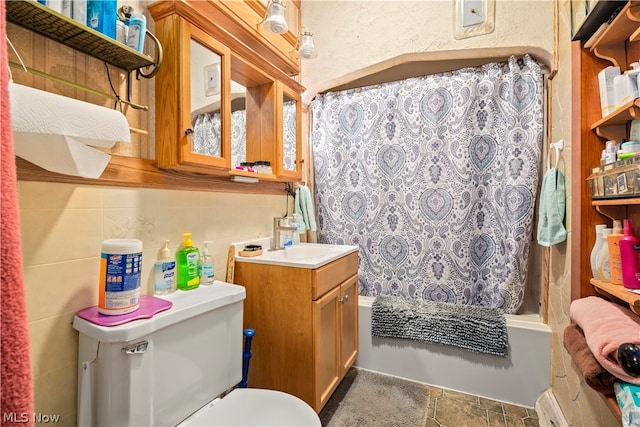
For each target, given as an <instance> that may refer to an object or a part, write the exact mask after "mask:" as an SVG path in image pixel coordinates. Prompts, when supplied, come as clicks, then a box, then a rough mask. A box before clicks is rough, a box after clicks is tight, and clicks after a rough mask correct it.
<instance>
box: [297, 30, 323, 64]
mask: <svg viewBox="0 0 640 427" xmlns="http://www.w3.org/2000/svg"><path fill="white" fill-rule="evenodd" d="M297 55H298V58H303V59H313V58H315V57H316V56H318V51H317V50H316V46H315V45H314V43H313V34H311V33H309V32H305V33H303V34H302V37H301V40H300V48H299V49H298V54H297Z"/></svg>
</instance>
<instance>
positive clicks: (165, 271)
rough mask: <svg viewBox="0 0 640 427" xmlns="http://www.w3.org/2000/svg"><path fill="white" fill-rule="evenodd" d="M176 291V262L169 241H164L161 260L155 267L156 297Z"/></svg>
mask: <svg viewBox="0 0 640 427" xmlns="http://www.w3.org/2000/svg"><path fill="white" fill-rule="evenodd" d="M175 290H176V260H175V259H173V257H171V252H170V250H169V241H168V240H165V241H164V246H163V247H162V250H161V251H160V259H158V261H156V263H155V265H154V281H153V293H154V295H166V294H170V293H172V292H174V291H175Z"/></svg>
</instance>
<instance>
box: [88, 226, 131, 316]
mask: <svg viewBox="0 0 640 427" xmlns="http://www.w3.org/2000/svg"><path fill="white" fill-rule="evenodd" d="M141 271H142V242H141V241H140V240H137V239H108V240H104V241H103V242H102V256H101V257H100V296H99V302H98V312H99V313H101V314H107V315H117V314H126V313H131V312H132V311H135V310H137V309H138V308H139V307H140V272H141Z"/></svg>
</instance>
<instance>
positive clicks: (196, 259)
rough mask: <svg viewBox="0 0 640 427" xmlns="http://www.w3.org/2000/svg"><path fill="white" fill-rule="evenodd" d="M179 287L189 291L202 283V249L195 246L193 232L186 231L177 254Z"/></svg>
mask: <svg viewBox="0 0 640 427" xmlns="http://www.w3.org/2000/svg"><path fill="white" fill-rule="evenodd" d="M176 264H177V267H178V289H182V290H183V291H188V290H191V289H195V288H197V287H198V286H199V285H200V275H199V272H200V250H198V248H196V247H195V246H193V241H192V240H191V233H184V242H183V244H182V246H181V247H180V248H179V249H178V253H177V255H176Z"/></svg>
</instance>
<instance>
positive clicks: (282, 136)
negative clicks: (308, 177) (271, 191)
mask: <svg viewBox="0 0 640 427" xmlns="http://www.w3.org/2000/svg"><path fill="white" fill-rule="evenodd" d="M280 87H281V90H280V91H279V92H280V97H281V100H282V107H281V112H280V114H281V118H280V120H279V123H280V125H279V126H280V129H279V132H278V133H279V135H278V144H277V145H278V172H277V173H278V176H283V177H288V178H295V179H300V176H301V171H302V168H301V164H300V158H301V153H300V146H301V133H300V132H301V131H300V128H301V126H300V121H301V119H302V112H301V109H300V105H301V104H300V95H299V94H296V92H294V91H293V90H291V89H289V88H288V87H287V86H285V85H283V84H281V85H280Z"/></svg>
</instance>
